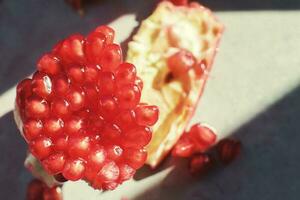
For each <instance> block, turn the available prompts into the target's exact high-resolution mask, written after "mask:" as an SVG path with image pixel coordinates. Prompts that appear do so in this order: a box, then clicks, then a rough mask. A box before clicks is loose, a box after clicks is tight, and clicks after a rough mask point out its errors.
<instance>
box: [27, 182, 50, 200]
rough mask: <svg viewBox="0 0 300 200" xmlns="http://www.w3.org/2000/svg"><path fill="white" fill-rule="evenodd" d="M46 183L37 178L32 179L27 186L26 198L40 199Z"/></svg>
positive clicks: (30, 199) (29, 199)
mask: <svg viewBox="0 0 300 200" xmlns="http://www.w3.org/2000/svg"><path fill="white" fill-rule="evenodd" d="M45 187H46V185H45V184H44V183H43V182H42V181H40V180H38V179H33V180H32V181H30V183H29V184H28V186H27V191H26V200H41V199H43V192H44V188H45Z"/></svg>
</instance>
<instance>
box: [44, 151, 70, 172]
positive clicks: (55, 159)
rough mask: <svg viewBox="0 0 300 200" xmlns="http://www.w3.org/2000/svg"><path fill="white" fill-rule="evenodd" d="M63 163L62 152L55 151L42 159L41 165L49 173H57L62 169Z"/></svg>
mask: <svg viewBox="0 0 300 200" xmlns="http://www.w3.org/2000/svg"><path fill="white" fill-rule="evenodd" d="M64 164H65V156H64V154H63V153H56V154H52V155H50V156H49V157H48V158H46V159H45V160H43V166H44V168H45V169H46V170H47V172H48V173H50V174H58V173H59V172H61V171H62V169H63V168H64Z"/></svg>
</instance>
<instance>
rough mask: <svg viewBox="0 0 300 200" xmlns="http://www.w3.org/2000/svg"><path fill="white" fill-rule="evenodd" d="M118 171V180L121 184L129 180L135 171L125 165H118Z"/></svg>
mask: <svg viewBox="0 0 300 200" xmlns="http://www.w3.org/2000/svg"><path fill="white" fill-rule="evenodd" d="M119 169H120V176H119V180H120V181H121V182H123V181H126V180H129V179H131V178H132V177H133V175H134V174H135V169H133V168H132V167H130V166H129V165H127V164H119Z"/></svg>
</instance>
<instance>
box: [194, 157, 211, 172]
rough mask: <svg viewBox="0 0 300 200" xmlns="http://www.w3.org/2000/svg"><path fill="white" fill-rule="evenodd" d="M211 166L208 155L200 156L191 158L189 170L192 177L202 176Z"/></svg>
mask: <svg viewBox="0 0 300 200" xmlns="http://www.w3.org/2000/svg"><path fill="white" fill-rule="evenodd" d="M212 166H213V161H212V158H211V156H210V155H208V154H200V155H195V156H193V157H192V158H191V160H190V163H189V170H190V173H191V174H192V175H203V174H205V173H207V172H208V171H209V169H211V168H212Z"/></svg>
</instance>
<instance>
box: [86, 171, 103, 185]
mask: <svg viewBox="0 0 300 200" xmlns="http://www.w3.org/2000/svg"><path fill="white" fill-rule="evenodd" d="M100 168H101V167H99V169H100ZM99 169H97V170H95V168H93V167H90V166H89V165H87V166H86V168H85V172H84V179H85V180H86V181H88V182H90V183H92V184H93V187H94V188H95V189H102V188H101V183H100V185H99V187H97V188H96V187H95V185H94V182H95V180H96V176H97V173H98V171H99Z"/></svg>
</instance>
